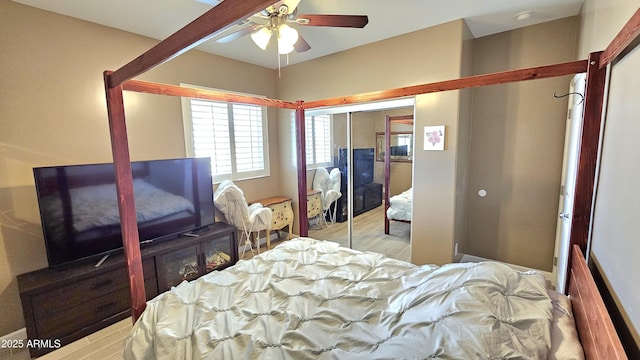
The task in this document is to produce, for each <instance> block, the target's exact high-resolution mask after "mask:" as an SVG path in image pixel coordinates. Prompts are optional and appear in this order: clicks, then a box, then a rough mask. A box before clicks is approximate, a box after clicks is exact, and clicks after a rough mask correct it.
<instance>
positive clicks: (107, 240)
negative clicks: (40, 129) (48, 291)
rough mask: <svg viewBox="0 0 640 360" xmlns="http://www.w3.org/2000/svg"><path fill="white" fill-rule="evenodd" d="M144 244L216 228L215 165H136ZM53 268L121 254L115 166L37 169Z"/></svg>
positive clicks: (136, 192)
mask: <svg viewBox="0 0 640 360" xmlns="http://www.w3.org/2000/svg"><path fill="white" fill-rule="evenodd" d="M131 171H132V174H133V191H134V198H135V207H136V218H137V221H138V232H139V236H140V243H149V242H152V241H156V240H164V239H167V238H170V237H175V236H176V235H177V234H181V233H185V232H189V231H193V230H196V229H198V228H202V227H205V226H207V225H210V224H212V223H213V222H214V213H213V211H214V210H213V185H212V179H211V159H210V158H193V159H171V160H153V161H138V162H132V163H131ZM33 173H34V177H35V184H36V193H37V196H38V204H39V207H40V217H41V221H42V229H43V233H44V239H45V245H46V249H47V258H48V260H49V266H57V265H60V264H64V263H67V262H71V261H75V260H79V259H83V258H87V257H91V256H95V255H101V254H104V253H108V252H111V251H116V250H119V249H121V248H122V233H121V230H120V213H119V209H118V200H117V195H116V185H115V173H114V166H113V164H112V163H110V164H91V165H72V166H54V167H40V168H34V169H33Z"/></svg>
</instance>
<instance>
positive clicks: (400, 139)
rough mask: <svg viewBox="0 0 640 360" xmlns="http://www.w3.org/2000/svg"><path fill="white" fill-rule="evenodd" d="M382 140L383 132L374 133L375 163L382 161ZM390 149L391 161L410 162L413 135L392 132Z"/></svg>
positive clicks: (383, 148)
mask: <svg viewBox="0 0 640 360" xmlns="http://www.w3.org/2000/svg"><path fill="white" fill-rule="evenodd" d="M384 138H385V136H384V133H383V132H377V133H376V161H384V155H385V141H384V140H385V139H384ZM390 149H391V150H390V154H389V155H390V159H391V161H404V162H411V161H412V160H413V133H412V132H408V131H406V132H405V131H403V132H392V133H391V146H390Z"/></svg>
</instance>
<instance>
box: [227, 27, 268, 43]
mask: <svg viewBox="0 0 640 360" xmlns="http://www.w3.org/2000/svg"><path fill="white" fill-rule="evenodd" d="M261 27H262V25H256V26H250V27H246V28H244V29H240V30H238V31H235V32H232V33H231V34H228V35H225V36H223V37H221V38H219V39H216V42H217V43H221V44H226V43H229V42H232V41H233V40H237V39H239V38H241V37H243V36H247V35H249V34H251V33H253V32H255V31H256V30H259V29H260V28H261Z"/></svg>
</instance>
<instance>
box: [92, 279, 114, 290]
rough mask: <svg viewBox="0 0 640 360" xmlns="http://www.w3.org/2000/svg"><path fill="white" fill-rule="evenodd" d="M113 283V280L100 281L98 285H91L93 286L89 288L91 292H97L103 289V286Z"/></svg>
mask: <svg viewBox="0 0 640 360" xmlns="http://www.w3.org/2000/svg"><path fill="white" fill-rule="evenodd" d="M112 283H113V279H109V280H105V281H101V282H99V283H95V284H93V286H91V290H97V289H100V288H103V287H105V286H109V285H111V284H112Z"/></svg>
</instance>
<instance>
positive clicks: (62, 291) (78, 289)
mask: <svg viewBox="0 0 640 360" xmlns="http://www.w3.org/2000/svg"><path fill="white" fill-rule="evenodd" d="M142 267H143V271H144V274H145V278H149V277H154V278H155V272H156V270H155V262H154V261H153V260H151V261H145V262H143V266H142ZM118 289H125V290H126V291H127V293H128V291H129V281H128V275H127V270H126V269H125V268H119V269H116V270H111V271H106V272H104V273H102V274H99V275H96V276H93V277H91V278H89V279H86V280H80V281H78V282H76V283H72V284H69V285H65V286H61V287H59V288H56V289H53V290H50V291H46V292H43V293H40V294H37V295H34V296H33V298H32V304H33V312H34V315H35V317H36V318H41V317H46V316H48V315H50V314H52V313H53V312H58V311H60V310H61V309H67V308H72V309H73V308H75V307H76V306H77V305H79V304H82V303H85V302H87V301H89V300H91V299H94V298H98V297H102V296H104V295H105V294H108V293H112V292H114V291H115V290H118ZM156 293H157V290H156Z"/></svg>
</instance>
